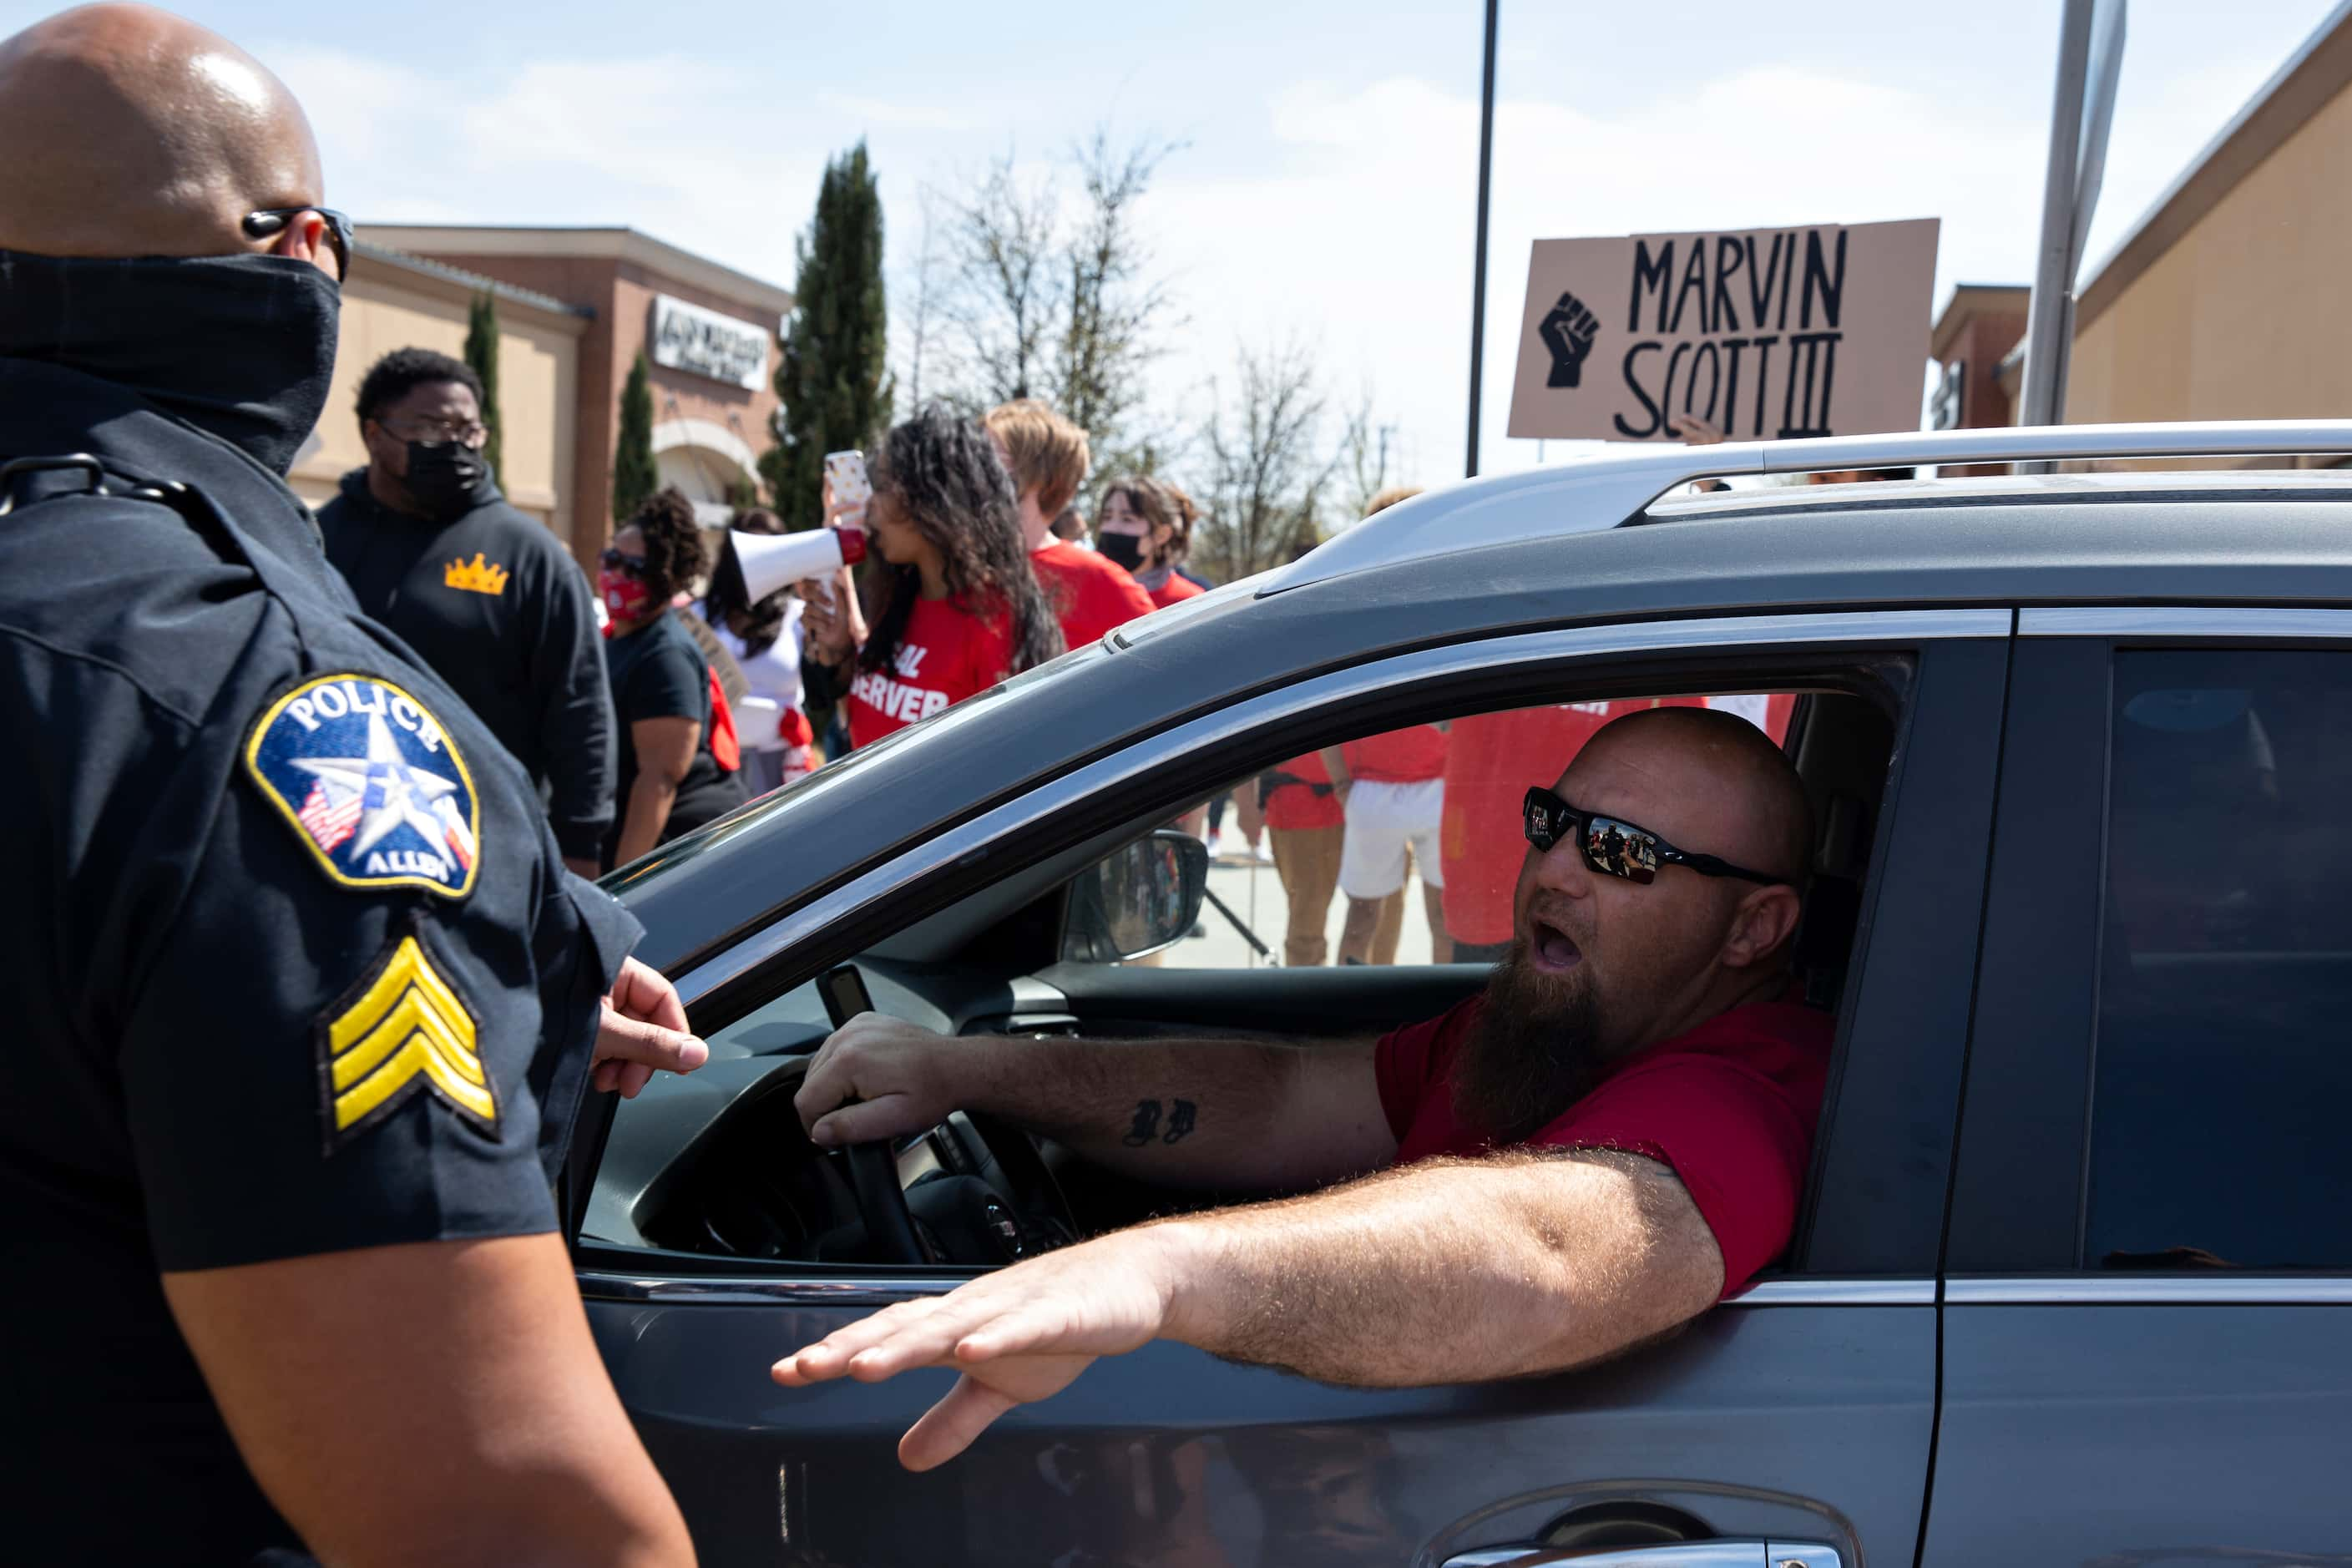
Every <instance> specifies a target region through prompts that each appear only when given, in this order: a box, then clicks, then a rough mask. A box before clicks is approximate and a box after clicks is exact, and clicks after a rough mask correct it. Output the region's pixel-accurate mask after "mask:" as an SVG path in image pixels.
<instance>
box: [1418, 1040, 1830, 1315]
mask: <svg viewBox="0 0 2352 1568" xmlns="http://www.w3.org/2000/svg"><path fill="white" fill-rule="evenodd" d="M1485 1003H1486V998H1485V997H1484V996H1474V997H1472V998H1471V999H1470V1000H1468V1001H1466V1002H1464V1003H1462V1004H1460V1005H1457V1006H1456V1007H1454V1009H1453V1010H1452V1011H1451V1012H1448V1013H1446V1014H1444V1015H1443V1016H1439V1017H1435V1018H1432V1019H1430V1020H1429V1021H1428V1022H1427V1023H1423V1024H1413V1025H1409V1026H1406V1027H1404V1028H1402V1029H1399V1030H1397V1031H1396V1032H1395V1033H1393V1034H1391V1035H1387V1036H1384V1037H1382V1038H1381V1043H1380V1047H1379V1050H1378V1052H1377V1053H1376V1054H1375V1056H1374V1058H1373V1070H1374V1072H1375V1074H1376V1076H1377V1077H1378V1079H1379V1082H1380V1090H1381V1109H1382V1110H1385V1111H1387V1112H1388V1119H1389V1129H1390V1131H1392V1132H1394V1133H1395V1134H1396V1136H1397V1143H1398V1147H1397V1154H1396V1163H1398V1164H1400V1165H1410V1164H1412V1163H1414V1162H1415V1161H1419V1160H1426V1159H1429V1158H1430V1157H1432V1156H1433V1155H1437V1154H1465V1155H1475V1154H1479V1153H1484V1152H1486V1143H1485V1142H1484V1141H1483V1140H1482V1139H1481V1138H1480V1137H1479V1136H1478V1135H1477V1134H1476V1133H1475V1132H1473V1131H1470V1130H1469V1129H1467V1128H1465V1127H1464V1126H1463V1125H1462V1124H1461V1123H1460V1122H1458V1121H1455V1120H1454V1098H1453V1089H1452V1084H1451V1081H1450V1080H1451V1079H1452V1076H1453V1068H1454V1057H1455V1055H1456V1054H1457V1053H1458V1052H1459V1051H1460V1050H1461V1048H1462V1043H1463V1041H1464V1040H1465V1039H1467V1038H1468V1037H1469V1035H1470V1030H1471V1028H1472V1026H1474V1025H1475V1023H1476V1021H1477V1017H1478V1009H1479V1008H1480V1007H1481V1006H1483V1005H1485ZM1835 1030H1836V1025H1835V1022H1834V1020H1832V1018H1831V1017H1830V1016H1829V1015H1828V1014H1826V1013H1819V1012H1815V1011H1814V1010H1813V1009H1811V1008H1810V1007H1803V1006H1800V1005H1797V1004H1795V1003H1794V1002H1790V1001H1787V1000H1782V1001H1779V1002H1759V1003H1757V1004H1754V1005H1750V1006H1746V1007H1735V1008H1733V1009H1732V1010H1731V1011H1730V1012H1728V1013H1722V1014H1718V1015H1717V1016H1715V1017H1713V1018H1710V1019H1708V1020H1707V1021H1706V1023H1704V1024H1701V1025H1700V1026H1698V1027H1697V1028H1696V1029H1693V1030H1691V1031H1690V1032H1689V1033H1688V1034H1685V1035H1681V1036H1678V1037H1675V1038H1674V1039H1671V1040H1662V1041H1660V1042H1659V1043H1658V1044H1656V1045H1654V1046H1652V1047H1648V1048H1647V1049H1646V1050H1641V1051H1636V1052H1635V1053H1634V1054H1633V1055H1632V1056H1630V1057H1627V1058H1625V1059H1624V1060H1622V1061H1621V1062H1619V1063H1617V1064H1616V1065H1615V1066H1613V1067H1612V1068H1610V1069H1609V1073H1608V1076H1606V1077H1605V1078H1603V1079H1601V1083H1600V1085H1599V1086H1598V1087H1597V1088H1595V1089H1593V1090H1592V1092H1591V1093H1590V1094H1588V1095H1586V1096H1585V1097H1584V1098H1583V1099H1582V1100H1578V1101H1577V1102H1576V1103H1575V1104H1574V1105H1571V1106H1570V1107H1569V1108H1568V1110H1566V1111H1565V1112H1563V1113H1562V1114H1561V1115H1560V1116H1559V1118H1558V1119H1557V1120H1555V1121H1553V1122H1552V1123H1551V1124H1550V1125H1549V1126H1548V1127H1546V1128H1544V1129H1543V1131H1540V1132H1538V1133H1537V1134H1536V1135H1535V1136H1534V1137H1533V1138H1530V1139H1528V1146H1529V1147H1551V1148H1561V1149H1622V1150H1624V1151H1626V1152H1629V1153H1635V1154H1643V1155H1647V1156H1648V1157H1649V1158H1651V1159H1653V1160H1657V1161H1660V1162H1662V1163H1664V1164H1667V1165H1670V1166H1672V1167H1674V1172H1675V1175H1677V1176H1679V1177H1680V1178H1681V1179H1682V1184H1683V1186H1684V1187H1685V1189H1686V1190H1687V1191H1688V1192H1689V1193H1690V1195H1691V1201H1692V1202H1693V1203H1695V1204H1696V1205H1698V1212H1699V1213H1700V1215H1703V1216H1705V1218H1706V1225H1707V1228H1708V1229H1709V1230H1711V1231H1713V1232H1714V1233H1715V1241H1716V1245H1717V1247H1720V1248H1721V1249H1722V1251H1723V1293H1724V1294H1725V1295H1726V1296H1728V1295H1730V1294H1731V1293H1732V1292H1733V1291H1735V1290H1737V1289H1739V1288H1740V1287H1741V1286H1743V1285H1745V1284H1747V1283H1748V1280H1749V1279H1752V1278H1754V1276H1755V1274H1756V1271H1757V1270H1758V1269H1759V1268H1763V1267H1764V1266H1765V1265H1766V1264H1768V1263H1769V1262H1771V1261H1772V1259H1773V1258H1777V1257H1779V1256H1780V1250H1781V1248H1783V1247H1787V1246H1788V1245H1789V1237H1790V1233H1791V1232H1792V1231H1793V1230H1794V1229H1795V1227H1796V1222H1797V1203H1798V1200H1799V1198H1800V1197H1801V1195H1802V1194H1803V1192H1804V1187H1805V1169H1806V1166H1807V1165H1808V1163H1810V1162H1811V1159H1812V1145H1813V1130H1814V1126H1815V1124H1816V1123H1817V1122H1818V1121H1820V1119H1821V1113H1822V1087H1823V1084H1824V1082H1825V1081H1826V1079H1827V1078H1828V1076H1829V1061H1830V1045H1831V1041H1832V1036H1833V1035H1834V1033H1835Z"/></svg>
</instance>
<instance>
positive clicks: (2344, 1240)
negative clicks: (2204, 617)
mask: <svg viewBox="0 0 2352 1568" xmlns="http://www.w3.org/2000/svg"><path fill="white" fill-rule="evenodd" d="M2111 725H2112V732H2111V742H2110V743H2111V747H2112V751H2111V761H2110V766H2109V770H2108V839H2107V883H2106V899H2105V916H2104V924H2105V929H2104V931H2103V932H2102V950H2101V974H2100V985H2099V1007H2098V1037H2097V1044H2096V1051H2097V1055H2096V1058H2095V1064H2096V1065H2095V1068H2094V1079H2093V1095H2092V1124H2091V1172H2090V1177H2091V1179H2090V1191H2089V1198H2088V1210H2087V1213H2086V1215H2085V1221H2084V1237H2085V1244H2084V1261H2085V1262H2086V1263H2087V1264H2088V1265H2089V1266H2090V1267H2093V1268H2346V1267H2352V1204H2347V1201H2346V1194H2347V1193H2352V1138H2347V1136H2346V1131H2345V1129H2346V1119H2347V1113H2352V1025H2347V1019H2352V654H2345V653H2311V652H2285V651H2280V652H2252V651H2249V652H2239V653H2229V654H2221V655H2216V654H2213V653H2208V652H2198V653H2186V652H2179V653H2176V652H2161V653H2159V652H2140V653H2134V652H2122V653H2118V654H2117V656H2116V663H2115V698H2114V706H2113V710H2112V714H2111Z"/></svg>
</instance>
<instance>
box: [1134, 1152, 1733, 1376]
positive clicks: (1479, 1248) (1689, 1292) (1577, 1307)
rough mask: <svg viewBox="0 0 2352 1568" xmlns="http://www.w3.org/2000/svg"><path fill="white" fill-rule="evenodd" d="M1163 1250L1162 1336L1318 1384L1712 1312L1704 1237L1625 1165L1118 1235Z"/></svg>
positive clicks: (1257, 1208) (1613, 1337) (1611, 1343)
mask: <svg viewBox="0 0 2352 1568" xmlns="http://www.w3.org/2000/svg"><path fill="white" fill-rule="evenodd" d="M1130 1237H1131V1238H1132V1239H1133V1240H1134V1241H1135V1242H1137V1243H1142V1244H1153V1245H1156V1246H1158V1247H1164V1248H1166V1249H1168V1250H1169V1251H1170V1252H1171V1254H1172V1258H1171V1259H1170V1264H1169V1267H1170V1268H1171V1279H1173V1280H1174V1281H1175V1283H1174V1285H1173V1287H1172V1300H1171V1304H1170V1310H1169V1323H1168V1327H1167V1329H1166V1331H1165V1333H1166V1337H1168V1338H1171V1339H1178V1340H1182V1341H1184V1342H1187V1343H1191V1344H1194V1345H1198V1346H1200V1347H1201V1348H1202V1349H1203V1350H1207V1351H1210V1352H1214V1353H1215V1354H1218V1355H1222V1356H1227V1357H1230V1358H1232V1359H1234V1360H1237V1361H1246V1362H1255V1363H1263V1364H1267V1365H1274V1366H1281V1367H1286V1368H1288V1369H1290V1370H1292V1371H1296V1372H1299V1373H1304V1374H1306V1375H1307V1376H1309V1377H1314V1378H1318V1379H1320V1380H1322V1381H1324V1382H1327V1383H1341V1384H1363V1385H1370V1386H1404V1385H1418V1384H1446V1383H1467V1382H1477V1381H1481V1380H1485V1379H1491V1378H1498V1377H1515V1376H1524V1375H1527V1374H1530V1373H1543V1372H1552V1371H1558V1370H1560V1369H1562V1368H1566V1367H1570V1366H1577V1365H1581V1364H1583V1363H1589V1362H1592V1361H1597V1360H1600V1359H1601V1358H1603V1357H1606V1356H1609V1355H1612V1354H1614V1353H1616V1352H1619V1351H1622V1350H1623V1349H1625V1348H1626V1347H1628V1346H1630V1345H1633V1344H1636V1343H1639V1342H1642V1341H1643V1340H1647V1339H1650V1338H1653V1337H1654V1336H1656V1335H1657V1334H1660V1333H1663V1332H1664V1331H1666V1330H1668V1329H1670V1328H1672V1327H1674V1326H1675V1324H1677V1323H1679V1322H1682V1321H1685V1319H1687V1318H1690V1317H1692V1316H1695V1315H1696V1313H1698V1312H1699V1311H1702V1310H1705V1309H1706V1306H1707V1305H1709V1304H1710V1303H1712V1302H1713V1301H1714V1300H1715V1299H1716V1296H1717V1293H1718V1291H1719V1290H1720V1289H1721V1284H1722V1277H1723V1272H1722V1270H1723V1266H1722V1259H1721V1257H1720V1254H1719V1253H1718V1252H1717V1249H1716V1247H1715V1241H1714V1237H1713V1235H1712V1234H1711V1233H1710V1232H1708V1231H1707V1229H1706V1222H1705V1221H1704V1220H1703V1219H1702V1218H1701V1217H1700V1216H1699V1215H1698V1213H1697V1210H1696V1206H1695V1205H1692V1203H1691V1201H1690V1198H1689V1195H1688V1194H1686V1193H1685V1192H1684V1190H1683V1188H1682V1186H1681V1184H1679V1183H1678V1182H1676V1181H1675V1177H1674V1175H1673V1173H1671V1172H1670V1171H1667V1170H1666V1169H1665V1168H1664V1167H1663V1166H1660V1165H1657V1164H1654V1163H1652V1162H1650V1161H1647V1160H1644V1159H1642V1158H1640V1157H1639V1156H1636V1155H1623V1154H1608V1153H1598V1152H1595V1153H1588V1154H1579V1155H1575V1156H1569V1157H1562V1156H1546V1155H1537V1154H1520V1155H1507V1156H1501V1157H1496V1158H1489V1159H1485V1160H1475V1161H1445V1162H1432V1163H1425V1164H1423V1165H1418V1166H1415V1167H1413V1168H1412V1169H1410V1170H1407V1171H1402V1172H1396V1173H1389V1174H1386V1175H1381V1176H1376V1177H1372V1178H1370V1179H1369V1180H1366V1181H1363V1182H1359V1183H1356V1184H1351V1185H1349V1186H1347V1187H1342V1188H1338V1189H1334V1190H1331V1191H1328V1192H1324V1193H1318V1194H1314V1195H1312V1196H1309V1197H1303V1198H1293V1199H1288V1200H1285V1201H1282V1202H1277V1203H1271V1204H1260V1205H1252V1206H1250V1207H1246V1208H1238V1209H1228V1210H1223V1211H1221V1212H1219V1213H1215V1214H1211V1215H1198V1216H1192V1217H1188V1218H1185V1219H1181V1220H1170V1221H1165V1222H1162V1223H1161V1224H1160V1225H1156V1226H1149V1227H1146V1228H1145V1229H1144V1230H1142V1231H1139V1232H1130V1233H1127V1234H1126V1236H1124V1237H1112V1238H1108V1239H1109V1240H1110V1241H1112V1242H1118V1241H1121V1240H1126V1239H1129V1238H1130Z"/></svg>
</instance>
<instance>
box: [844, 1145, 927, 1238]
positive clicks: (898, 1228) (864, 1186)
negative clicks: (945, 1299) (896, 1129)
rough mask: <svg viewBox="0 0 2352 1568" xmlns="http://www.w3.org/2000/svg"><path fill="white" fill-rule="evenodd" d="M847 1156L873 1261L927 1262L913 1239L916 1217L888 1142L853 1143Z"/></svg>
mask: <svg viewBox="0 0 2352 1568" xmlns="http://www.w3.org/2000/svg"><path fill="white" fill-rule="evenodd" d="M848 1155H849V1184H850V1186H851V1187H852V1188H854V1189H855V1190H856V1194H857V1217H858V1218H859V1219H860V1220H862V1221H864V1222H865V1225H866V1245H867V1246H868V1247H872V1248H873V1249H874V1252H875V1261H877V1262H878V1263H928V1262H929V1261H930V1259H929V1258H925V1257H924V1256H923V1245H922V1243H921V1242H920V1241H919V1240H918V1239H917V1238H916V1236H915V1216H914V1215H913V1214H912V1213H910V1212H908V1208H907V1189H906V1188H904V1187H902V1186H900V1185H899V1184H898V1152H897V1151H895V1150H893V1149H892V1148H891V1147H890V1141H889V1140H888V1139H887V1138H884V1139H880V1140H878V1141H877V1142H872V1143H852V1144H851V1145H850V1146H849V1149H848Z"/></svg>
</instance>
